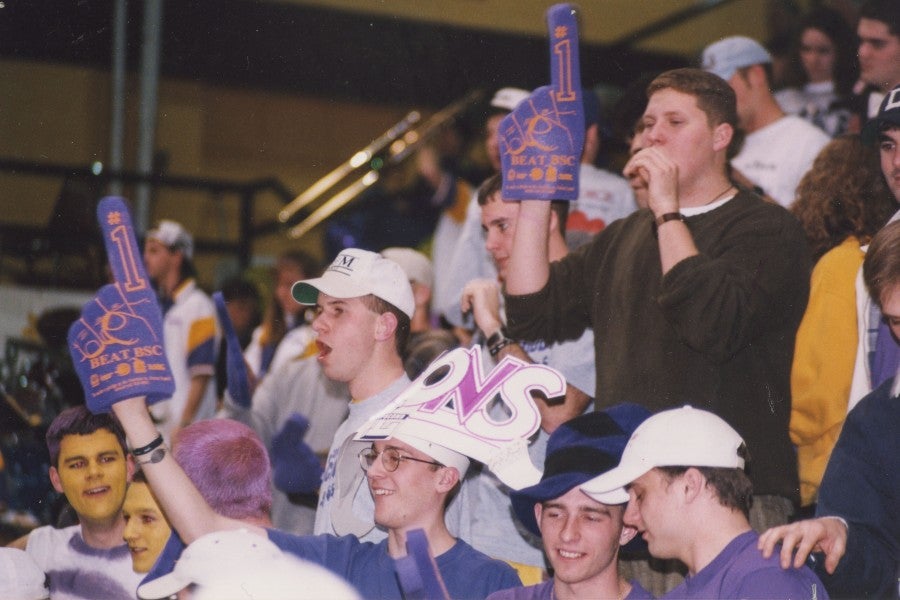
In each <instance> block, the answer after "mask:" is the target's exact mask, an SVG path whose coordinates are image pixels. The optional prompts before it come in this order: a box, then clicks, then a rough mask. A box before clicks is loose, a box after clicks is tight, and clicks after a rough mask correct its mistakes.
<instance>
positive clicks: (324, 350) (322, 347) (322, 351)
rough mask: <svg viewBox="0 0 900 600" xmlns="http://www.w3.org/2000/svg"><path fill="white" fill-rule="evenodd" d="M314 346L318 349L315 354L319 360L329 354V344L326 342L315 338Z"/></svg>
mask: <svg viewBox="0 0 900 600" xmlns="http://www.w3.org/2000/svg"><path fill="white" fill-rule="evenodd" d="M316 348H317V349H318V350H319V354H318V355H317V356H316V358H318V359H319V360H322V359H323V358H325V357H326V356H328V355H329V354H331V346H329V345H328V344H323V343H322V342H320V341H319V340H316Z"/></svg>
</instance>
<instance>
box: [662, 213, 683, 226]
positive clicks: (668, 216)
mask: <svg viewBox="0 0 900 600" xmlns="http://www.w3.org/2000/svg"><path fill="white" fill-rule="evenodd" d="M669 221H684V215H683V214H681V213H680V212H667V213H664V214H661V215H659V216H658V217H656V226H657V227H659V226H660V225H662V224H663V223H668V222H669Z"/></svg>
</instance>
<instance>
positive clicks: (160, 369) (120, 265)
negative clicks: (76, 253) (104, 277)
mask: <svg viewBox="0 0 900 600" xmlns="http://www.w3.org/2000/svg"><path fill="white" fill-rule="evenodd" d="M97 219H98V221H99V223H100V230H101V231H102V233H103V240H104V242H105V244H106V254H107V256H108V259H109V264H110V268H111V269H112V273H113V277H114V281H115V282H114V283H111V284H107V285H105V286H103V287H102V288H100V290H99V291H98V292H97V294H96V295H95V296H94V298H93V300H91V301H90V302H88V303H87V304H85V305H84V307H83V308H82V311H81V317H80V318H79V319H78V320H77V321H75V322H74V323H73V324H72V326H71V327H70V328H69V335H68V342H69V352H70V354H71V355H72V362H73V363H74V365H75V371H76V373H78V378H79V380H80V381H81V385H82V387H83V388H84V395H85V401H86V403H87V406H88V408H90V409H91V411H93V412H95V413H101V412H109V410H110V408H111V407H112V405H113V404H115V403H116V402H118V401H120V400H124V399H126V398H133V397H136V396H146V398H147V403H148V404H152V403H154V402H158V401H160V400H165V399H166V398H169V397H170V396H171V395H172V394H173V393H174V391H175V380H174V379H173V378H172V372H171V370H170V369H169V363H168V361H167V360H166V353H165V348H164V346H163V325H162V313H161V312H160V310H159V303H158V302H157V300H156V295H155V293H154V292H153V288H152V287H151V285H150V280H149V278H148V277H147V273H146V272H145V271H144V265H143V263H142V262H141V252H140V249H139V248H138V245H137V241H136V240H135V237H134V229H133V228H132V225H131V216H130V215H129V213H128V209H127V207H126V206H125V203H124V202H123V200H122V199H121V198H117V197H107V198H104V199H102V200H101V201H100V203H99V204H98V206H97Z"/></svg>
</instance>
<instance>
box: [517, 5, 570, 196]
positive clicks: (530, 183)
mask: <svg viewBox="0 0 900 600" xmlns="http://www.w3.org/2000/svg"><path fill="white" fill-rule="evenodd" d="M547 28H548V30H549V35H550V73H551V79H552V82H551V85H549V86H543V87H540V88H538V89H536V90H535V91H534V92H533V93H532V94H531V96H529V97H528V98H527V99H526V100H524V101H523V102H521V103H520V104H519V105H518V106H517V107H516V108H515V110H513V111H512V112H511V113H510V114H508V115H506V117H504V119H503V121H501V122H500V129H499V137H500V160H501V164H502V166H501V168H502V171H501V173H502V177H503V198H504V199H506V200H575V199H577V198H578V173H579V169H580V166H579V165H580V163H581V153H582V150H583V149H584V129H585V128H584V105H583V104H582V90H581V74H580V73H581V71H580V67H579V62H578V23H577V21H576V14H575V9H574V8H573V7H572V5H570V4H556V5H554V6H552V7H551V8H550V10H549V11H547Z"/></svg>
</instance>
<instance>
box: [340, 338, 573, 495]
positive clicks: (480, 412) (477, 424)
mask: <svg viewBox="0 0 900 600" xmlns="http://www.w3.org/2000/svg"><path fill="white" fill-rule="evenodd" d="M565 391H566V381H565V378H563V376H562V375H561V374H560V373H559V372H558V371H556V370H555V369H552V368H550V367H547V366H545V365H535V364H529V363H526V362H524V361H521V360H519V359H517V358H514V357H512V356H507V357H504V358H503V360H502V361H500V363H499V364H498V365H497V366H496V367H495V368H494V369H493V370H492V371H491V372H490V373H487V374H485V373H484V372H483V369H482V357H481V348H480V347H477V346H476V347H474V348H470V349H465V348H457V349H455V350H452V351H450V352H447V353H445V354H443V355H441V356H440V357H439V358H437V359H436V360H435V361H434V362H432V363H431V365H429V367H428V368H427V369H426V370H425V372H423V373H422V374H421V375H420V376H419V377H418V378H417V379H416V380H415V381H414V382H412V384H410V386H409V387H408V388H407V389H406V390H404V392H403V393H402V394H400V396H398V397H397V399H396V400H394V402H392V403H391V404H390V405H389V406H388V407H387V408H385V409H384V410H383V411H381V412H380V413H379V414H377V415H375V416H374V417H372V419H370V420H369V421H368V422H367V423H366V424H365V425H364V426H363V427H362V428H360V430H359V431H358V432H357V434H356V436H355V438H354V439H355V440H357V441H371V442H374V441H378V440H385V439H388V438H391V437H394V436H395V435H396V436H402V435H404V434H405V435H410V436H415V437H417V438H420V439H425V440H432V441H433V442H434V443H436V444H438V445H440V446H443V447H446V448H448V449H450V450H453V451H454V452H458V453H460V454H464V455H466V456H468V457H470V458H473V459H475V460H478V461H480V462H482V463H484V464H485V465H486V466H487V467H488V468H489V469H490V470H491V471H493V472H494V474H495V475H497V477H498V478H500V480H501V481H503V483H505V484H506V485H508V486H509V487H511V488H513V489H520V488H523V487H527V486H529V485H533V484H535V483H537V481H538V480H539V479H540V476H541V473H540V471H538V470H537V469H536V468H535V467H534V465H533V464H532V463H531V459H530V458H529V457H528V442H529V438H530V437H531V436H532V435H533V434H534V433H535V432H536V431H537V430H538V428H539V427H540V424H541V415H540V412H539V411H538V408H537V406H536V405H535V403H534V400H533V399H532V395H531V394H532V392H540V393H542V394H543V395H544V396H546V397H547V398H558V397H560V396H562V395H564V394H565ZM498 403H499V404H500V405H502V406H499V407H498V406H497V404H498Z"/></svg>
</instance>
